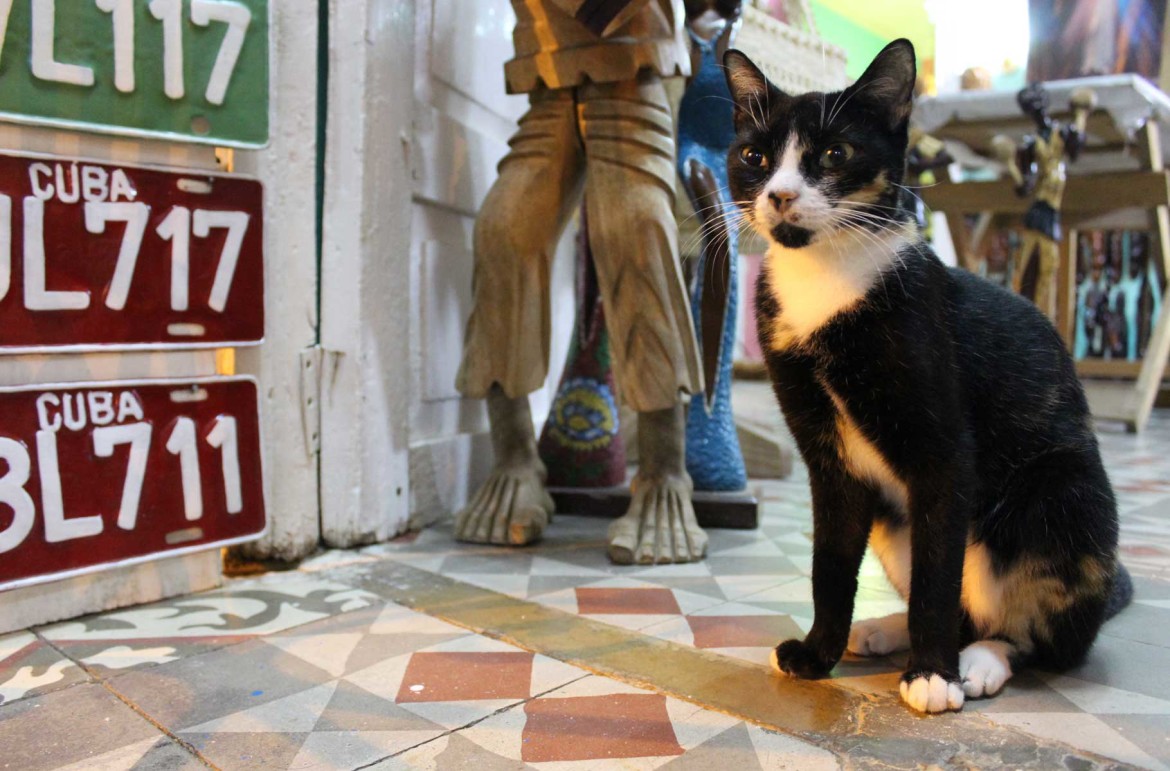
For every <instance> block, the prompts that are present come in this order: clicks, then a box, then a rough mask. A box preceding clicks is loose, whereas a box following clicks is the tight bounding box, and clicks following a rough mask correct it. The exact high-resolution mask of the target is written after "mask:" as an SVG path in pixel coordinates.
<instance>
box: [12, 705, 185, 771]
mask: <svg viewBox="0 0 1170 771" xmlns="http://www.w3.org/2000/svg"><path fill="white" fill-rule="evenodd" d="M163 738H164V737H163V735H162V734H161V733H159V731H158V730H157V729H156V728H155V727H154V726H152V725H151V724H150V723H148V722H147V721H146V720H143V719H142V717H141V716H140V715H138V714H137V713H135V712H134V710H132V709H130V707H128V706H126V705H125V704H123V703H122V702H121V701H119V700H118V699H117V698H115V697H114V696H113V695H112V694H111V693H110V692H109V691H107V690H106V689H105V688H103V687H102V686H100V685H96V684H82V685H77V686H75V687H73V688H69V689H68V690H64V691H55V692H53V693H48V694H45V695H44V696H37V697H34V698H29V699H24V700H21V701H18V702H16V703H14V704H10V705H6V706H4V707H3V708H0V748H3V752H2V754H0V764H2V765H3V766H4V767H6V768H10V769H14V770H15V769H19V770H20V771H40V770H41V769H55V768H60V767H67V766H70V765H73V764H77V765H78V766H79V767H80V766H81V765H84V766H85V767H87V768H92V767H93V765H91V763H92V764H94V765H97V767H99V768H100V767H102V765H104V767H106V768H118V767H121V768H128V767H130V766H129V765H122V766H119V765H117V763H118V762H120V760H121V759H128V758H133V757H135V756H137V758H141V757H143V756H145V755H146V754H147V753H150V752H151V751H152V748H153V747H154V746H155V744H156V743H157V742H159V740H161V739H163ZM111 759H113V760H111ZM99 761H100V763H99ZM131 765H132V764H131Z"/></svg>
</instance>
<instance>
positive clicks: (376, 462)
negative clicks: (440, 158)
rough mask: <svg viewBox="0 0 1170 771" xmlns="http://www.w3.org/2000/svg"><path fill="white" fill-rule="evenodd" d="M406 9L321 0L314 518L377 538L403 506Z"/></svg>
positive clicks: (339, 534)
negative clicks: (325, 41) (323, 87)
mask: <svg viewBox="0 0 1170 771" xmlns="http://www.w3.org/2000/svg"><path fill="white" fill-rule="evenodd" d="M414 10H415V8H414V3H409V2H400V1H399V0H330V4H329V11H330V35H329V98H328V108H329V116H328V123H327V136H326V147H325V153H326V155H325V163H326V177H325V212H324V219H325V222H324V245H323V253H322V265H321V346H322V348H323V369H322V371H321V377H322V388H321V523H322V536H323V537H324V539H325V541H326V543H328V544H330V545H334V546H350V545H355V544H359V543H367V542H371V541H377V540H383V539H385V538H389V537H391V536H393V535H394V534H395V533H397V532H399V531H400V530H402V529H403V528H404V527H405V525H406V520H407V516H408V508H407V501H408V500H409V490H410V481H409V472H408V455H407V444H408V441H409V439H408V431H409V417H408V410H409V406H410V401H409V399H410V375H409V368H408V364H407V363H408V360H409V333H410V329H411V327H412V325H413V323H412V321H411V316H410V305H411V303H410V298H409V286H410V285H409V281H408V276H409V254H410V190H411V184H412V183H411V162H410V156H411V147H412V144H413V130H412V126H411V113H412V109H411V105H412V102H411V93H412V88H411V86H412V82H413V51H414V40H413V34H414Z"/></svg>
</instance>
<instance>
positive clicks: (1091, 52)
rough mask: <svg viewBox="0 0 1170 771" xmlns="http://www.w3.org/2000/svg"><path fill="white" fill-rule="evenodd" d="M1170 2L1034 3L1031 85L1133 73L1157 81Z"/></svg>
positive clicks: (1031, 13) (1074, 0)
mask: <svg viewBox="0 0 1170 771" xmlns="http://www.w3.org/2000/svg"><path fill="white" fill-rule="evenodd" d="M1165 17H1166V2H1165V0H1118V2H1116V3H1103V2H1100V0H1030V2H1029V3H1028V19H1029V22H1030V24H1031V28H1032V46H1031V50H1030V51H1029V53H1028V82H1030V83H1034V82H1037V81H1043V80H1060V79H1063V78H1079V77H1083V76H1085V75H1108V74H1113V73H1121V72H1133V73H1136V74H1138V75H1143V76H1145V77H1147V78H1149V79H1150V80H1155V81H1156V80H1157V78H1158V71H1159V68H1160V67H1161V59H1162V26H1163V23H1164V19H1165Z"/></svg>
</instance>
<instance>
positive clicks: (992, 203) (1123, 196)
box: [919, 171, 1170, 215]
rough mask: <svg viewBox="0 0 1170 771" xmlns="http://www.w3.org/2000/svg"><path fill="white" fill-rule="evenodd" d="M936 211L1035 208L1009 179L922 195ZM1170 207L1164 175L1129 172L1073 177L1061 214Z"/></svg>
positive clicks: (1014, 211)
mask: <svg viewBox="0 0 1170 771" xmlns="http://www.w3.org/2000/svg"><path fill="white" fill-rule="evenodd" d="M919 194H920V195H921V196H922V199H923V200H924V201H926V205H927V206H929V207H930V208H931V209H933V210H934V211H942V212H950V211H955V212H964V213H965V212H980V211H994V212H1001V213H1006V214H1021V215H1022V214H1023V213H1024V212H1026V211H1027V210H1028V207H1029V206H1031V205H1032V200H1031V199H1030V198H1020V197H1019V196H1017V195H1016V192H1015V186H1014V185H1013V183H1012V182H1011V180H1008V179H999V180H995V181H994V182H963V183H961V184H941V185H935V186H933V187H928V188H923V189H922V190H921V191H919ZM1167 204H1170V180H1168V178H1167V174H1166V172H1164V171H1126V172H1113V173H1107V174H1093V175H1091V176H1084V177H1070V178H1069V180H1068V185H1067V187H1066V188H1065V193H1064V202H1063V205H1062V211H1069V212H1090V211H1102V212H1103V211H1109V210H1112V209H1121V208H1125V207H1130V206H1140V207H1142V208H1149V207H1152V206H1165V205H1167Z"/></svg>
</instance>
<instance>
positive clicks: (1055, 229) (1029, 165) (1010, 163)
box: [994, 84, 1096, 321]
mask: <svg viewBox="0 0 1170 771" xmlns="http://www.w3.org/2000/svg"><path fill="white" fill-rule="evenodd" d="M1016 101H1017V102H1019V105H1020V109H1021V110H1022V111H1023V112H1024V114H1025V115H1027V116H1028V117H1029V118H1031V119H1032V120H1033V122H1035V124H1036V133H1035V134H1030V135H1028V136H1026V137H1024V141H1023V143H1022V144H1021V145H1020V147H1019V149H1018V150H1017V149H1016V147H1015V145H1014V143H1013V142H1012V141H1011V140H1010V139H1008V138H1007V137H1002V136H1001V137H996V138H995V144H994V146H995V152H996V154H997V155H998V156H999V158H1000V160H1001V161H1003V162H1004V164H1005V165H1006V166H1007V169H1008V173H1009V174H1011V176H1012V179H1013V180H1014V181H1015V183H1016V193H1017V194H1018V195H1020V196H1026V195H1029V194H1032V195H1033V200H1032V205H1031V207H1030V208H1029V209H1028V212H1027V213H1026V214H1025V215H1024V237H1023V242H1022V244H1021V245H1020V256H1019V260H1018V261H1017V264H1016V267H1015V271H1014V273H1013V274H1012V286H1013V288H1014V289H1015V291H1016V292H1019V291H1020V290H1021V289H1022V288H1023V281H1024V274H1025V273H1026V272H1027V269H1028V266H1029V263H1030V262H1031V260H1032V259H1033V258H1035V259H1036V260H1037V272H1036V296H1035V302H1036V305H1037V306H1038V307H1039V308H1040V310H1042V311H1044V313H1045V314H1046V315H1047V316H1048V318H1050V319H1053V320H1054V321H1055V319H1056V268H1057V266H1058V264H1059V262H1060V238H1061V230H1060V202H1061V198H1062V197H1063V196H1064V184H1065V168H1064V164H1065V158H1066V157H1067V158H1068V159H1069V160H1071V161H1075V160H1076V159H1077V156H1078V155H1079V154H1080V150H1081V145H1082V144H1083V143H1084V141H1085V124H1086V122H1087V121H1088V119H1089V113H1090V112H1091V111H1092V109H1093V105H1094V104H1095V102H1096V97H1095V96H1094V94H1093V92H1092V91H1090V90H1088V89H1079V90H1077V91H1074V92H1073V94H1072V97H1071V100H1070V101H1071V103H1072V108H1073V122H1072V123H1071V124H1064V125H1062V124H1059V123H1057V122H1056V121H1054V120H1052V118H1050V117H1049V116H1048V92H1046V91H1045V90H1044V88H1043V87H1042V86H1041V85H1040V84H1033V85H1031V86H1028V87H1027V88H1025V89H1022V90H1021V91H1020V93H1019V94H1018V95H1017V96H1016Z"/></svg>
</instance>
